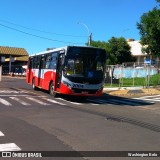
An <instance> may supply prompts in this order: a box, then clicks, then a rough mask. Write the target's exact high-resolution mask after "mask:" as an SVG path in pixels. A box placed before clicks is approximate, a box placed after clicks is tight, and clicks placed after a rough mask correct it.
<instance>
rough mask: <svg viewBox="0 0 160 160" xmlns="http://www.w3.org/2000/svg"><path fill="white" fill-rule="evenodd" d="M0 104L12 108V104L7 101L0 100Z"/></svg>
mask: <svg viewBox="0 0 160 160" xmlns="http://www.w3.org/2000/svg"><path fill="white" fill-rule="evenodd" d="M0 103H2V104H4V105H6V106H11V105H12V104H11V103H9V102H8V101H6V100H5V99H2V98H0Z"/></svg>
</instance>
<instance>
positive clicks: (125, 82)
mask: <svg viewBox="0 0 160 160" xmlns="http://www.w3.org/2000/svg"><path fill="white" fill-rule="evenodd" d="M105 85H106V86H110V87H135V86H143V87H144V88H145V87H150V86H154V87H156V86H159V85H160V67H159V66H155V65H150V64H144V63H143V64H136V63H134V64H123V65H107V66H106V75H105Z"/></svg>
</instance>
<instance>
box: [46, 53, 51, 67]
mask: <svg viewBox="0 0 160 160" xmlns="http://www.w3.org/2000/svg"><path fill="white" fill-rule="evenodd" d="M50 62H51V55H48V56H47V57H46V65H45V69H49V65H50Z"/></svg>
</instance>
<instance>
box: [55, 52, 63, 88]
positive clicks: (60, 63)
mask: <svg viewBox="0 0 160 160" xmlns="http://www.w3.org/2000/svg"><path fill="white" fill-rule="evenodd" d="M63 61H64V54H61V53H60V54H59V55H58V60H57V69H56V83H55V86H56V88H60V85H61V78H62V66H63Z"/></svg>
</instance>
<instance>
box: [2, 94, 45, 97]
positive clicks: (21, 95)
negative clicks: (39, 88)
mask: <svg viewBox="0 0 160 160" xmlns="http://www.w3.org/2000/svg"><path fill="white" fill-rule="evenodd" d="M11 96H14V97H19V96H20V97H24V96H30V95H28V94H19V95H18V94H15V95H13V94H2V95H1V94H0V97H11ZM32 97H46V96H35V95H34V96H33V95H32Z"/></svg>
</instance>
